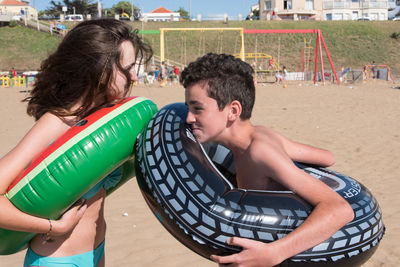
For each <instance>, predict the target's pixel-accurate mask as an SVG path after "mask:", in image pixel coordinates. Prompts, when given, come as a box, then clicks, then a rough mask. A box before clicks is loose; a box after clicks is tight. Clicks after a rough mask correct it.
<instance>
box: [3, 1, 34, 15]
mask: <svg viewBox="0 0 400 267" xmlns="http://www.w3.org/2000/svg"><path fill="white" fill-rule="evenodd" d="M0 14H1V15H9V16H21V17H26V18H28V19H33V18H36V17H37V14H38V13H37V10H36V9H35V8H33V7H31V6H30V5H29V4H27V3H26V1H18V0H3V1H2V0H0Z"/></svg>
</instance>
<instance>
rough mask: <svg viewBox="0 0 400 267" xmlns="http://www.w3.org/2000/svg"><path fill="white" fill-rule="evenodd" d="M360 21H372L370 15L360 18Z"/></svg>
mask: <svg viewBox="0 0 400 267" xmlns="http://www.w3.org/2000/svg"><path fill="white" fill-rule="evenodd" d="M357 20H358V21H371V19H370V18H369V17H363V18H358V19H357Z"/></svg>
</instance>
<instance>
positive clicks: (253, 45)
mask: <svg viewBox="0 0 400 267" xmlns="http://www.w3.org/2000/svg"><path fill="white" fill-rule="evenodd" d="M157 32H158V31H151V32H150V31H142V32H141V34H155V33H157ZM307 35H308V36H307ZM305 36H306V37H309V36H310V39H313V42H314V46H311V42H310V41H309V42H308V43H307V45H305V44H304V43H305V42H304V38H305ZM146 37H147V36H146ZM262 38H264V41H262V40H260V39H262ZM272 38H275V39H274V40H272ZM293 43H294V44H295V45H297V46H295V45H293ZM299 44H300V46H299ZM151 45H152V46H153V47H154V49H155V50H156V49H157V48H156V47H155V46H154V45H155V41H154V39H153V40H152V42H151ZM159 49H160V62H164V61H165V62H167V64H169V62H170V61H173V62H176V63H177V62H179V63H181V65H182V66H186V65H187V64H188V63H189V62H191V61H193V60H195V59H196V58H197V57H199V56H202V55H204V54H206V53H209V52H214V53H226V54H231V55H235V56H236V57H239V58H241V59H242V60H244V61H247V62H248V63H249V64H251V65H252V66H253V67H254V69H255V72H256V73H257V78H260V77H262V76H263V75H264V76H267V75H269V76H270V77H273V78H274V76H275V75H276V74H277V73H279V72H281V71H282V68H283V66H286V68H287V69H288V71H291V72H293V70H295V69H296V64H297V63H296V62H299V53H300V52H301V57H300V65H299V69H298V72H295V71H294V72H293V73H295V75H294V76H293V75H292V76H290V77H287V78H288V79H292V80H305V79H307V80H313V81H314V83H317V82H322V83H325V82H326V81H331V82H336V83H337V84H340V80H339V78H338V75H337V73H336V69H335V67H334V65H333V62H332V59H331V56H330V53H329V50H328V47H327V46H326V43H325V40H324V38H323V35H322V32H321V31H320V30H319V29H304V30H303V29H280V30H277V29H274V30H269V29H243V28H160V31H159ZM324 51H325V53H324ZM173 54H174V55H175V57H176V58H172V56H171V55H173ZM324 54H325V55H326V57H324ZM176 55H178V56H176ZM282 55H284V56H282ZM271 62H272V64H271ZM176 63H175V64H174V65H177V64H176ZM327 65H328V66H330V69H326V66H327ZM264 78H265V77H264ZM264 80H265V79H264Z"/></svg>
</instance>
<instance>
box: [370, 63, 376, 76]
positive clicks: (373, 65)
mask: <svg viewBox="0 0 400 267" xmlns="http://www.w3.org/2000/svg"><path fill="white" fill-rule="evenodd" d="M376 67H377V65H376V63H375V61H372V64H371V70H372V79H376V78H377V71H376Z"/></svg>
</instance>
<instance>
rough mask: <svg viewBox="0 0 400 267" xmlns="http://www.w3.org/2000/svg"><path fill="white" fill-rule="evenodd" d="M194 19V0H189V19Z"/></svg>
mask: <svg viewBox="0 0 400 267" xmlns="http://www.w3.org/2000/svg"><path fill="white" fill-rule="evenodd" d="M191 20H192V0H189V21H191Z"/></svg>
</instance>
